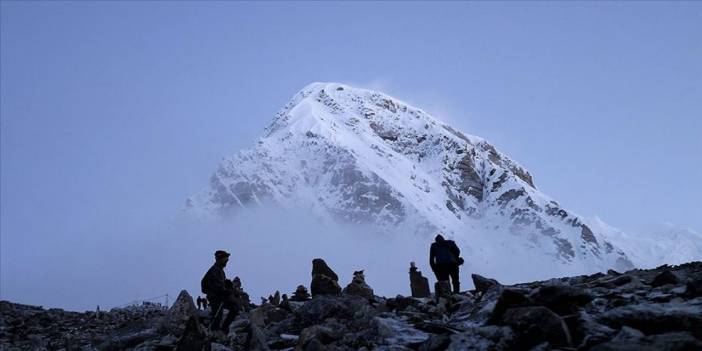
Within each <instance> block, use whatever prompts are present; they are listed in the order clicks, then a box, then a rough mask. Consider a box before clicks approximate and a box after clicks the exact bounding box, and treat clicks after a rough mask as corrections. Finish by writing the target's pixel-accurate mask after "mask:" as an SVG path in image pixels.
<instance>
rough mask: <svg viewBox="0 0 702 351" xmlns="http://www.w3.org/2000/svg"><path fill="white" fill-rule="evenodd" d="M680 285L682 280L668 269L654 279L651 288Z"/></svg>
mask: <svg viewBox="0 0 702 351" xmlns="http://www.w3.org/2000/svg"><path fill="white" fill-rule="evenodd" d="M678 283H680V278H678V277H677V276H676V275H675V274H674V273H673V272H671V271H669V270H667V269H666V270H664V271H663V272H661V273H659V274H658V275H657V276H656V277H655V278H653V281H651V286H653V287H658V286H663V285H667V284H678Z"/></svg>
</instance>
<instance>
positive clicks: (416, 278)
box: [409, 262, 431, 297]
mask: <svg viewBox="0 0 702 351" xmlns="http://www.w3.org/2000/svg"><path fill="white" fill-rule="evenodd" d="M409 276H410V290H411V291H412V297H429V296H430V295H431V292H430V291H429V279H427V278H426V277H424V276H422V272H420V271H419V270H418V269H417V266H415V265H414V262H410V270H409Z"/></svg>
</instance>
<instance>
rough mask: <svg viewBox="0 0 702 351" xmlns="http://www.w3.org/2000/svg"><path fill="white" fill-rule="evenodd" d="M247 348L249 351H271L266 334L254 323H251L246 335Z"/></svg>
mask: <svg viewBox="0 0 702 351" xmlns="http://www.w3.org/2000/svg"><path fill="white" fill-rule="evenodd" d="M246 350H249V351H270V348H269V347H268V343H267V342H266V335H265V334H264V333H263V331H262V330H261V329H260V328H259V327H258V326H257V325H256V324H254V323H249V327H248V333H247V336H246Z"/></svg>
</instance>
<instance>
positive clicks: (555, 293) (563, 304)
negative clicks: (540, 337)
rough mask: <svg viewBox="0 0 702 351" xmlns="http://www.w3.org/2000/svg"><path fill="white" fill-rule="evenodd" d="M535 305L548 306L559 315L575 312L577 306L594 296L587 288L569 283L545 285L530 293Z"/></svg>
mask: <svg viewBox="0 0 702 351" xmlns="http://www.w3.org/2000/svg"><path fill="white" fill-rule="evenodd" d="M531 299H532V300H533V301H534V303H535V304H537V305H542V306H546V307H548V308H549V309H550V310H552V311H554V312H556V313H557V314H559V315H561V316H565V315H568V314H574V313H577V311H578V308H580V307H582V306H584V305H586V304H588V303H589V302H590V301H592V300H593V299H594V296H593V295H592V294H590V293H589V292H588V291H587V290H585V289H582V288H578V287H574V286H570V285H561V284H558V285H546V286H542V287H540V288H539V289H538V290H537V291H536V292H535V293H533V294H532V295H531Z"/></svg>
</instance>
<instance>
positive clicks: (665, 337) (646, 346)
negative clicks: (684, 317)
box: [590, 332, 702, 351]
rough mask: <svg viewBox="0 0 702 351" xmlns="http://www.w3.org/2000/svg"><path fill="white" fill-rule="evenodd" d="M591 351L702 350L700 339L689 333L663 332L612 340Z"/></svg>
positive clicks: (596, 346)
mask: <svg viewBox="0 0 702 351" xmlns="http://www.w3.org/2000/svg"><path fill="white" fill-rule="evenodd" d="M590 350H591V351H694V350H702V341H699V340H698V339H696V338H695V337H694V336H692V335H690V333H686V332H677V333H664V334H657V335H650V336H647V337H640V338H633V339H627V340H612V341H609V342H605V343H602V344H599V345H595V346H594V347H592V348H591V349H590Z"/></svg>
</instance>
